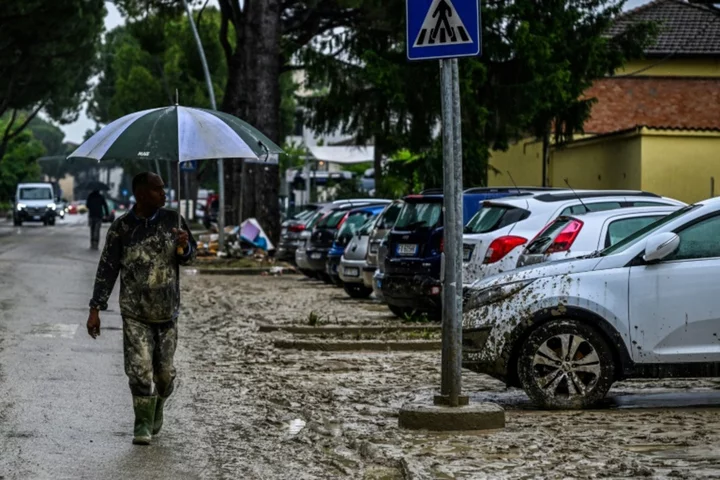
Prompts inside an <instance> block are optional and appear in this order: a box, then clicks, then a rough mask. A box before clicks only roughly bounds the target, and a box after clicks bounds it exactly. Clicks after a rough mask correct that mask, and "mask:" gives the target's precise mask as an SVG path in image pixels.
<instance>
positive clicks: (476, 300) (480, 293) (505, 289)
mask: <svg viewBox="0 0 720 480" xmlns="http://www.w3.org/2000/svg"><path fill="white" fill-rule="evenodd" d="M534 281H535V279H532V280H519V281H516V282H510V283H504V284H502V285H493V286H492V287H488V288H483V289H482V290H472V289H470V290H469V291H468V293H467V299H466V301H465V308H464V310H465V311H468V310H472V309H475V308H478V307H482V306H484V305H489V304H491V303H495V302H499V301H500V300H503V299H505V298H507V297H509V296H511V295H515V294H516V293H517V292H519V291H520V290H522V289H523V288H525V287H527V286H528V285H530V284H531V283H532V282H534Z"/></svg>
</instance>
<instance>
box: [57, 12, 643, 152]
mask: <svg viewBox="0 0 720 480" xmlns="http://www.w3.org/2000/svg"><path fill="white" fill-rule="evenodd" d="M481 1H482V0H481ZM644 3H648V0H629V1H628V3H627V4H626V6H625V8H626V9H631V8H635V7H637V6H638V5H642V4H644ZM210 4H211V5H212V4H215V5H216V6H217V0H211V1H210ZM105 7H106V8H107V11H108V13H107V16H106V17H105V30H107V31H109V30H112V29H113V28H115V27H117V26H118V25H122V24H123V23H125V20H124V19H123V18H122V16H121V15H120V12H119V11H118V9H117V8H116V7H115V5H114V4H113V3H112V2H105ZM60 128H61V129H62V130H63V132H65V141H67V142H75V143H81V142H82V139H83V136H84V135H85V132H86V131H87V130H92V129H94V128H95V122H93V121H92V120H90V119H89V118H88V116H87V115H86V113H85V108H84V107H83V111H82V112H81V113H80V117H79V118H78V120H77V121H76V122H74V123H71V124H70V125H62V126H61V127H60Z"/></svg>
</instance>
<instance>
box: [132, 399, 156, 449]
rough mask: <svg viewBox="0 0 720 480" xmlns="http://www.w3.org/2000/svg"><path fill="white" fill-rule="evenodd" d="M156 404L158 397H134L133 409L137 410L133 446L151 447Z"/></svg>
mask: <svg viewBox="0 0 720 480" xmlns="http://www.w3.org/2000/svg"><path fill="white" fill-rule="evenodd" d="M156 403H157V397H133V408H134V409H135V430H134V437H133V442H132V443H133V444H135V445H150V440H152V429H153V423H154V421H155V405H156Z"/></svg>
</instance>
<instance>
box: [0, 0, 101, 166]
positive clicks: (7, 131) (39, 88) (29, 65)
mask: <svg viewBox="0 0 720 480" xmlns="http://www.w3.org/2000/svg"><path fill="white" fill-rule="evenodd" d="M104 17H105V4H104V1H103V0H53V1H50V2H48V1H45V0H7V1H4V2H3V8H2V9H0V31H1V32H2V35H1V36H0V116H4V115H5V114H6V113H9V117H7V118H8V119H7V121H6V122H5V123H4V124H3V125H4V128H3V129H2V131H0V157H2V154H3V151H4V150H5V149H6V148H7V146H8V144H9V142H10V141H11V140H12V139H13V138H15V137H18V136H19V135H20V133H21V132H22V131H23V129H24V128H25V127H26V126H27V125H28V123H29V122H30V121H31V120H32V119H33V118H34V117H35V115H37V113H38V112H39V111H40V110H44V111H45V112H47V113H48V115H49V116H50V117H51V118H52V119H54V120H57V121H60V122H63V123H69V122H72V121H74V120H75V119H76V118H77V114H78V112H79V109H80V106H81V104H82V102H83V99H84V94H85V92H86V91H87V90H88V79H89V78H90V77H91V76H92V74H93V73H94V68H95V63H94V59H95V52H96V48H97V46H98V44H99V40H100V34H101V32H102V30H103V22H104ZM23 111H28V112H29V113H28V114H27V115H25V114H23V113H22V112H23Z"/></svg>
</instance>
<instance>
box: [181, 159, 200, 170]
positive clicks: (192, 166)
mask: <svg viewBox="0 0 720 480" xmlns="http://www.w3.org/2000/svg"><path fill="white" fill-rule="evenodd" d="M180 170H182V171H183V172H194V171H195V170H197V160H188V161H187V162H180Z"/></svg>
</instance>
